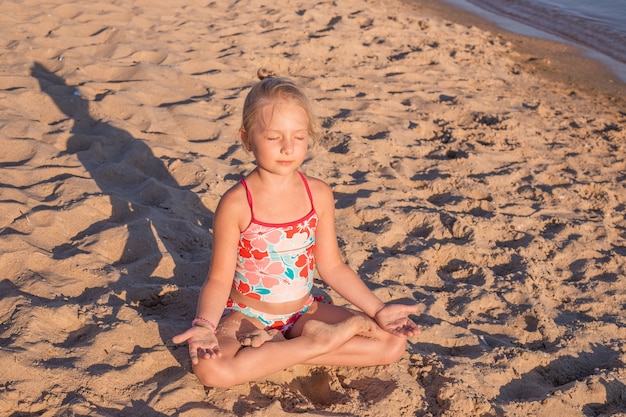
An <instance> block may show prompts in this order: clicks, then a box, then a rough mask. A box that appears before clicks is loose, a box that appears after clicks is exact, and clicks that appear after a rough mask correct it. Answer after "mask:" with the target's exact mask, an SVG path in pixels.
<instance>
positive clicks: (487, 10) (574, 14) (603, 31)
mask: <svg viewBox="0 0 626 417" xmlns="http://www.w3.org/2000/svg"><path fill="white" fill-rule="evenodd" d="M447 1H448V2H449V3H453V4H455V5H457V6H459V7H462V8H464V9H467V10H469V11H471V12H474V13H476V14H479V15H481V16H483V17H486V18H487V19H489V20H492V21H494V22H495V23H497V24H498V25H500V26H501V27H503V28H504V29H507V30H510V31H513V32H517V33H520V34H522V35H529V36H535V37H543V38H548V39H552V40H558V41H566V42H569V43H573V44H575V45H577V46H581V47H583V48H584V50H585V51H586V53H587V54H588V55H589V56H590V57H592V58H595V59H599V60H601V61H602V62H603V63H604V64H605V65H607V66H608V67H609V68H610V69H611V70H613V72H615V74H616V75H617V76H619V77H620V78H621V79H622V81H624V82H626V0H447ZM532 29H535V30H532ZM548 34H549V35H552V36H548Z"/></svg>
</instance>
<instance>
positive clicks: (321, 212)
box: [310, 179, 385, 317]
mask: <svg viewBox="0 0 626 417" xmlns="http://www.w3.org/2000/svg"><path fill="white" fill-rule="evenodd" d="M310 183H311V184H312V187H311V188H312V190H314V204H315V210H316V212H317V214H318V217H319V222H318V225H317V230H316V234H315V261H316V265H317V271H318V272H319V274H320V277H321V278H322V279H323V280H324V282H326V283H327V284H328V285H329V286H330V287H331V288H332V289H333V290H335V291H337V292H338V293H339V294H340V295H341V296H342V297H343V298H345V299H346V300H347V301H349V302H350V303H351V304H353V305H354V306H356V307H358V308H359V309H360V310H362V311H363V312H364V313H365V314H367V315H368V316H370V317H374V316H375V315H376V313H377V312H378V311H379V310H381V309H382V308H383V307H384V305H385V304H384V303H383V302H382V301H381V300H380V299H379V298H378V297H377V296H376V295H374V293H372V292H371V291H370V289H369V288H367V286H366V285H365V283H364V282H363V281H362V280H361V278H360V277H359V276H358V275H357V274H356V272H354V270H352V268H350V267H349V266H348V265H346V263H345V262H344V261H343V259H342V258H341V253H340V252H339V246H338V244H337V234H336V232H335V200H334V197H333V193H332V190H331V189H330V187H329V186H328V185H327V184H325V183H324V182H322V181H319V180H314V179H311V180H310Z"/></svg>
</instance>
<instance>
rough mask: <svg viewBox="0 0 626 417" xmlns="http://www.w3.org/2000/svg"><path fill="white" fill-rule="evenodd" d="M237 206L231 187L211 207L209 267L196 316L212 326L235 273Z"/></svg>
mask: <svg viewBox="0 0 626 417" xmlns="http://www.w3.org/2000/svg"><path fill="white" fill-rule="evenodd" d="M240 206H241V204H239V201H238V196H237V193H236V191H235V190H234V189H233V190H230V191H228V192H227V193H226V194H224V196H223V197H222V199H221V200H220V203H219V205H218V206H217V209H216V210H215V217H214V220H213V247H212V250H213V253H212V255H211V268H210V270H209V274H208V277H207V280H206V282H205V283H204V285H203V286H202V289H201V290H200V296H199V298H198V308H197V311H196V316H197V317H202V318H203V319H205V320H208V321H210V322H212V323H215V324H216V325H217V323H218V322H219V321H220V318H221V317H222V313H223V311H224V306H225V305H226V301H227V300H228V296H229V294H230V288H231V286H232V282H233V277H234V276H235V266H236V264H237V244H238V242H239V234H240V225H239V223H240V221H239V219H240V217H239V213H240Z"/></svg>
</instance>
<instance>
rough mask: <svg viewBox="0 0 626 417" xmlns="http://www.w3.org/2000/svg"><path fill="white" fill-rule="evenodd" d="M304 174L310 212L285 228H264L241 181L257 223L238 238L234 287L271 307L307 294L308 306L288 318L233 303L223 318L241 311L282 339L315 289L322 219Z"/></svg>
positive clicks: (252, 224) (230, 301)
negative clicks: (280, 334) (317, 232)
mask: <svg viewBox="0 0 626 417" xmlns="http://www.w3.org/2000/svg"><path fill="white" fill-rule="evenodd" d="M299 174H300V177H301V178H302V181H303V182H304V186H305V188H306V191H307V194H308V196H309V200H310V201H311V211H310V212H309V213H308V214H307V215H306V216H304V217H303V218H301V219H299V220H296V221H293V222H289V223H283V224H270V223H264V222H261V221H258V220H257V219H255V217H254V210H253V209H252V196H251V194H250V190H249V189H248V186H247V184H246V181H245V179H242V180H241V184H242V185H243V186H244V188H245V189H246V195H247V197H248V205H249V206H250V211H251V213H252V220H251V221H250V224H249V225H248V227H247V228H246V229H245V230H244V231H243V232H242V233H241V236H240V237H239V248H238V255H237V266H236V269H235V278H234V280H233V287H234V288H235V289H236V290H237V291H238V292H240V293H241V294H243V295H245V296H246V297H250V298H251V299H256V300H261V301H265V302H269V303H285V302H290V301H295V300H299V299H302V298H304V297H305V296H306V295H307V294H308V295H309V297H308V299H307V301H306V302H305V303H304V305H303V306H302V308H301V309H300V310H298V311H296V312H293V313H290V314H284V315H276V314H268V313H264V312H261V311H258V310H256V309H253V308H251V307H248V306H246V305H245V304H242V303H240V302H236V301H234V300H232V299H229V300H228V303H227V305H226V309H225V310H224V314H229V313H231V312H234V311H239V312H241V313H242V314H244V315H245V316H247V317H250V318H255V319H257V320H259V321H260V322H261V323H263V324H264V325H265V326H266V328H267V329H279V330H280V331H281V332H283V333H286V332H287V331H288V330H289V329H290V328H291V327H292V326H293V323H295V322H296V320H298V318H300V317H301V316H302V315H303V314H304V313H306V311H307V310H308V309H309V308H310V307H311V305H312V304H313V302H314V299H313V297H312V296H311V288H312V287H313V276H314V270H315V257H314V254H313V252H314V248H315V228H316V226H317V221H318V217H317V213H316V212H315V208H314V206H313V197H312V195H311V190H310V189H309V184H308V182H307V180H306V178H305V177H304V175H303V174H301V173H299Z"/></svg>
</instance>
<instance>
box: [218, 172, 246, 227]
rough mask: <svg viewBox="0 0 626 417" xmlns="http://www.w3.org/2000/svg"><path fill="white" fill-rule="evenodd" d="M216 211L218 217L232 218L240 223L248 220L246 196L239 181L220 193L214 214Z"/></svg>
mask: <svg viewBox="0 0 626 417" xmlns="http://www.w3.org/2000/svg"><path fill="white" fill-rule="evenodd" d="M218 213H219V215H220V216H219V217H221V218H229V219H232V220H233V221H235V222H236V223H237V224H240V225H241V224H244V223H246V222H249V217H250V207H249V206H248V196H247V194H246V189H245V188H244V186H243V185H242V184H241V182H237V183H236V184H235V185H233V186H232V187H230V188H229V189H228V190H227V191H226V192H225V193H224V194H223V195H222V198H221V199H220V202H219V204H218V205H217V209H216V214H218ZM246 224H247V223H246Z"/></svg>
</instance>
